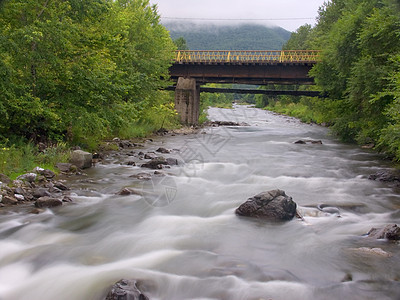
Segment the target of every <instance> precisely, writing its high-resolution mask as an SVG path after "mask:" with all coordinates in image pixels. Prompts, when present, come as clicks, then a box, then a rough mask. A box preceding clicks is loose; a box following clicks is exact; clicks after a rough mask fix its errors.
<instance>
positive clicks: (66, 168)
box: [56, 163, 76, 173]
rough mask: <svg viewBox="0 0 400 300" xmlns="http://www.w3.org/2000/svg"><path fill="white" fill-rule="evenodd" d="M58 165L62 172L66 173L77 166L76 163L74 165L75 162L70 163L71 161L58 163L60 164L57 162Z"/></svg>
mask: <svg viewBox="0 0 400 300" xmlns="http://www.w3.org/2000/svg"><path fill="white" fill-rule="evenodd" d="M56 167H57V168H58V169H59V170H60V171H61V172H64V173H69V172H73V171H74V169H75V168H76V167H75V168H74V165H73V164H70V163H58V164H56Z"/></svg>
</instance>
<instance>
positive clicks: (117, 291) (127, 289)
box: [105, 279, 149, 300]
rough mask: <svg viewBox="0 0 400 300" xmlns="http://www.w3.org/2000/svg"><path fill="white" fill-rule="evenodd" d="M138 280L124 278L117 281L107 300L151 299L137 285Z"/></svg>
mask: <svg viewBox="0 0 400 300" xmlns="http://www.w3.org/2000/svg"><path fill="white" fill-rule="evenodd" d="M136 284H137V281H136V280H127V279H122V280H120V281H118V282H117V283H115V284H114V285H113V286H112V287H111V289H110V291H109V293H108V294H107V297H106V299H105V300H149V298H148V297H147V296H146V295H144V294H143V293H142V292H141V291H140V290H139V289H138V287H137V286H136Z"/></svg>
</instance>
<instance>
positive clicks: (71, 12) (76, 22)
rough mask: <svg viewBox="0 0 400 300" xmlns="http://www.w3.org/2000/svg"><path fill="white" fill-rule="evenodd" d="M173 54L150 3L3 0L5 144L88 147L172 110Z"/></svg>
mask: <svg viewBox="0 0 400 300" xmlns="http://www.w3.org/2000/svg"><path fill="white" fill-rule="evenodd" d="M174 47H175V46H174V45H173V43H172V40H171V39H170V37H169V34H168V32H167V30H166V29H165V28H164V27H163V26H162V25H161V24H160V20H159V15H158V13H157V8H156V7H155V6H152V5H150V4H149V1H148V0H135V1H134V0H116V1H112V0H86V1H80V0H65V1H50V0H3V1H2V2H0V74H1V76H2V81H1V82H0V87H1V91H2V92H1V93H0V139H1V140H3V141H5V140H7V139H9V138H10V137H13V136H22V137H25V138H27V139H32V140H36V141H40V140H44V139H56V140H57V139H65V138H67V139H69V140H72V141H77V142H82V141H84V140H85V139H87V138H88V137H98V138H104V137H106V136H110V135H112V134H123V131H124V130H125V131H126V128H129V127H132V126H133V125H134V124H137V123H138V122H142V121H143V119H145V118H146V116H148V114H149V112H151V111H157V110H169V104H168V101H167V100H165V96H164V95H163V94H162V92H160V91H159V88H160V87H162V86H165V85H166V84H167V83H166V82H165V80H164V79H162V78H166V79H167V78H168V77H169V75H168V67H169V65H170V63H171V61H172V58H173V50H174ZM163 99H164V100H163ZM167 108H168V109H167ZM170 112H172V110H171V111H169V113H170Z"/></svg>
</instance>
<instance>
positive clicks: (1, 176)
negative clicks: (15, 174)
mask: <svg viewBox="0 0 400 300" xmlns="http://www.w3.org/2000/svg"><path fill="white" fill-rule="evenodd" d="M0 182H2V183H5V184H9V183H11V179H10V178H9V177H8V176H6V175H4V174H1V173H0Z"/></svg>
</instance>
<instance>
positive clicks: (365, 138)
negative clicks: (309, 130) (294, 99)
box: [286, 0, 400, 160]
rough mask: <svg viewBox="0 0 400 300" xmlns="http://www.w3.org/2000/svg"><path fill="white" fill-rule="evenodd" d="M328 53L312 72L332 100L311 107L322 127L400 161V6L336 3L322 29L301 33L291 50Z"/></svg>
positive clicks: (322, 14)
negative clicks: (327, 125)
mask: <svg viewBox="0 0 400 300" xmlns="http://www.w3.org/2000/svg"><path fill="white" fill-rule="evenodd" d="M303 46H304V47H306V48H308V49H320V50H322V61H321V62H320V63H318V64H317V65H316V66H315V67H314V68H313V70H312V72H311V75H312V76H314V77H315V81H316V85H317V88H318V89H320V90H322V91H323V92H325V93H327V94H328V95H329V98H328V99H326V100H324V101H322V102H321V100H318V102H317V101H307V106H308V107H309V110H312V111H315V112H319V116H320V119H319V121H323V122H327V123H330V124H332V125H333V126H332V129H333V130H334V132H335V133H337V134H338V136H340V137H341V138H342V139H344V140H346V141H356V142H358V143H360V144H367V143H371V144H375V145H377V146H378V148H379V149H381V150H385V151H386V152H387V153H389V154H390V155H392V156H393V157H395V158H396V159H397V160H400V123H399V121H400V118H399V114H400V106H399V95H400V94H399V89H400V88H399V86H400V85H399V84H400V81H399V78H400V75H399V72H400V68H399V67H400V4H399V2H398V1H396V0H361V1H360V0H331V1H328V2H326V3H325V4H324V5H323V6H322V7H321V8H320V10H319V17H318V22H317V25H316V26H315V27H314V28H310V27H309V26H308V25H307V26H303V27H300V28H299V29H298V31H297V32H295V33H293V34H292V37H291V39H290V40H289V41H288V43H287V44H286V47H287V48H289V49H294V48H301V47H303Z"/></svg>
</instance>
